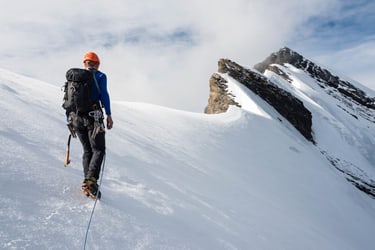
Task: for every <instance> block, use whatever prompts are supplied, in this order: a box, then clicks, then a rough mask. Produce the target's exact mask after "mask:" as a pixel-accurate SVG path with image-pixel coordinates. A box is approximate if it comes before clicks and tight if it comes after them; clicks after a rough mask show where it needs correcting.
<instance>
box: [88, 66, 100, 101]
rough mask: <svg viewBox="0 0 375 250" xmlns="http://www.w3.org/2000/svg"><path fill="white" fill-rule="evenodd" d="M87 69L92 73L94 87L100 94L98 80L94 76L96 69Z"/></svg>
mask: <svg viewBox="0 0 375 250" xmlns="http://www.w3.org/2000/svg"><path fill="white" fill-rule="evenodd" d="M89 70H90V71H91V73H92V77H93V78H94V82H95V85H96V88H97V89H98V93H99V95H100V94H101V91H100V87H99V84H98V81H97V80H96V77H95V73H96V69H94V68H89Z"/></svg>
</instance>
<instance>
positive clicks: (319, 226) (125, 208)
mask: <svg viewBox="0 0 375 250" xmlns="http://www.w3.org/2000/svg"><path fill="white" fill-rule="evenodd" d="M296 83H297V81H296ZM231 84H233V86H237V87H238V88H240V87H239V86H238V84H236V82H235V81H232V82H231ZM304 87H305V88H307V86H304ZM293 88H297V87H296V86H293ZM0 89H1V91H0V105H1V108H2V111H3V114H4V117H3V119H2V121H1V123H0V124H1V125H0V141H1V146H2V150H1V151H0V159H1V161H0V183H1V192H0V203H1V204H2V208H1V210H0V222H1V229H0V248H1V249H79V248H82V244H83V239H84V234H85V230H86V226H87V222H88V219H89V215H90V212H91V208H92V206H93V202H92V201H91V200H89V199H87V198H85V197H84V196H83V195H82V194H81V191H80V184H81V181H82V170H81V166H80V155H81V148H80V145H79V143H78V141H72V149H71V157H72V163H71V165H70V166H68V167H67V168H64V167H63V161H64V156H65V143H66V139H67V135H68V131H67V129H66V127H65V124H64V119H65V118H64V112H63V110H62V109H61V99H62V92H61V91H60V89H59V88H56V87H53V86H51V85H49V84H47V83H41V82H39V81H35V80H33V79H29V78H26V77H22V76H17V75H14V74H11V73H7V72H4V71H1V72H0ZM298 89H299V90H300V89H301V87H299V88H298ZM307 89H309V88H307ZM238 91H243V94H244V95H243V96H242V98H243V99H242V100H243V102H245V101H246V102H247V105H245V106H246V109H238V108H231V109H230V110H229V111H228V112H227V113H224V114H220V115H204V114H197V113H190V112H185V111H179V110H174V109H169V108H165V107H160V106H156V105H151V104H144V103H128V102H115V101H113V116H114V122H115V126H114V129H113V130H111V131H107V158H106V166H105V169H104V171H105V172H104V179H103V182H102V192H103V198H102V200H101V201H100V202H99V203H98V206H97V210H96V211H95V215H94V218H93V222H92V226H91V229H90V233H89V238H88V249H369V250H370V249H372V248H373V246H374V245H375V239H374V237H373V234H372V230H373V228H374V225H375V200H374V199H371V198H370V197H369V196H367V195H365V194H364V193H362V192H360V191H359V190H358V189H356V188H354V187H353V186H352V185H351V184H349V183H348V182H347V181H346V180H345V179H344V178H343V176H342V175H341V174H340V173H338V172H337V171H335V170H334V169H332V168H331V167H330V164H329V163H328V161H327V160H326V158H325V157H324V156H323V155H322V154H321V153H320V152H319V150H318V149H317V148H316V147H315V146H314V145H312V144H311V143H310V142H308V141H306V140H305V139H304V138H303V137H302V136H301V135H300V134H299V133H298V132H297V131H295V130H294V129H293V127H292V126H288V125H287V124H286V123H282V122H280V121H279V120H278V119H276V118H275V115H276V114H275V113H273V112H274V111H273V110H272V109H271V108H270V107H269V106H268V104H266V103H264V102H262V101H261V100H259V99H258V98H257V97H254V96H252V95H251V94H249V93H247V92H246V91H245V90H239V89H238ZM311 91H312V93H313V92H314V91H316V90H313V89H312V90H311ZM246 94H247V95H246ZM304 94H305V95H306V96H308V97H311V94H310V96H309V95H307V92H305V93H304ZM313 101H314V102H313ZM313 105H315V107H316V109H317V110H318V109H321V108H325V106H323V105H321V104H320V103H319V102H317V101H316V100H313V99H312V98H311V106H313ZM319 105H320V106H319ZM321 120H322V121H326V123H325V125H327V124H330V123H332V126H336V127H338V126H341V125H340V123H338V121H337V120H334V119H333V118H332V117H331V116H329V115H326V116H323V117H322V118H321ZM323 125H324V124H322V126H323ZM339 128H340V127H339ZM314 131H315V133H316V136H318V137H319V138H324V134H323V133H324V132H323V128H322V127H320V126H318V124H317V125H316V127H315V128H314ZM333 132H334V131H332V133H333ZM358 133H359V132H358ZM342 134H344V133H341V134H339V135H338V136H337V138H340V137H341V135H342ZM335 139H336V137H335ZM349 139H351V138H350V137H345V138H343V139H342V141H345V140H349ZM321 141H322V144H321V145H322V147H323V146H324V145H325V146H326V147H327V148H329V147H330V146H332V144H329V141H328V140H326V141H324V140H321ZM342 141H340V142H339V143H341V142H342ZM323 142H325V143H326V144H324V143H323ZM355 145H356V146H358V145H362V144H360V143H357V142H356V144H355ZM369 145H370V144H369ZM363 147H365V146H363ZM353 148H354V146H353ZM353 148H345V152H337V154H338V153H342V154H348V156H347V157H350V154H353V155H352V156H353V159H354V158H355V157H357V156H360V159H359V160H358V161H360V162H359V163H363V162H364V160H363V159H364V158H366V157H364V156H363V154H364V152H366V149H365V148H360V149H359V150H351V149H353ZM329 149H330V150H331V151H333V150H335V149H334V148H329ZM336 150H338V149H336ZM362 153H363V154H362ZM340 155H341V154H340ZM361 166H362V165H361ZM368 170H369V173H371V172H370V169H368Z"/></svg>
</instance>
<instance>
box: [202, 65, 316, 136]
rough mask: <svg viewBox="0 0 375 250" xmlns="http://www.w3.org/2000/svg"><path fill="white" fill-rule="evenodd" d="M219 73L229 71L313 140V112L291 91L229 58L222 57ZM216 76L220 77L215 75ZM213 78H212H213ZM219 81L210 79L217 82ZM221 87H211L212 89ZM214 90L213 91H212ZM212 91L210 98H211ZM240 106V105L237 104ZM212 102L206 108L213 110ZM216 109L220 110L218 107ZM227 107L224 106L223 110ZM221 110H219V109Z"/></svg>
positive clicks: (229, 73) (230, 74)
mask: <svg viewBox="0 0 375 250" xmlns="http://www.w3.org/2000/svg"><path fill="white" fill-rule="evenodd" d="M218 68H219V69H218V71H219V73H222V74H225V73H227V74H228V75H229V76H231V77H232V78H234V79H235V80H237V81H238V82H240V83H241V84H243V85H244V86H246V87H247V88H248V89H250V90H251V91H253V92H254V93H255V94H257V95H258V96H260V97H261V98H262V99H264V100H265V101H266V102H267V103H269V104H270V105H271V106H273V107H274V108H275V109H276V110H277V111H278V112H279V113H280V114H281V115H282V116H284V117H285V118H286V119H287V120H288V121H289V122H290V123H291V124H292V125H293V126H294V127H295V128H296V129H297V130H298V131H299V132H300V133H301V134H302V135H303V136H304V137H305V138H306V139H308V140H310V141H313V136H312V131H311V127H312V117H311V112H310V111H309V110H307V109H306V108H305V107H304V105H303V103H302V102H301V101H300V100H299V99H297V98H296V97H294V96H293V95H291V94H290V93H289V92H286V91H285V90H283V89H281V88H279V87H278V86H276V85H275V84H273V83H271V82H269V81H268V79H267V78H266V77H264V76H263V75H261V74H259V73H257V72H255V71H252V70H249V69H246V68H244V67H242V66H240V65H239V64H237V63H235V62H233V61H231V60H228V59H220V60H219V63H218ZM215 78H218V77H217V76H215ZM211 79H212V78H211ZM216 82H217V81H210V86H211V83H213V84H215V83H216ZM218 82H219V83H222V81H218ZM214 88H220V87H219V85H218V87H210V89H214ZM211 92H212V91H211ZM211 92H210V99H211ZM232 99H233V98H232ZM237 106H238V105H237ZM212 109H214V107H213V106H212V104H210V101H209V105H208V106H207V108H206V110H212ZM215 110H217V111H218V110H219V109H218V108H217V107H216V108H215ZM225 111H226V109H225V108H223V109H222V112H225ZM218 112H219V111H218Z"/></svg>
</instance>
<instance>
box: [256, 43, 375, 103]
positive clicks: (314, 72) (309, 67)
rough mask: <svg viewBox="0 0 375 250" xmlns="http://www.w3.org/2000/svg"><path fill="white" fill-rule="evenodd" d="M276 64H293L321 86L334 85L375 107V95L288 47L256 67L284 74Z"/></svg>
mask: <svg viewBox="0 0 375 250" xmlns="http://www.w3.org/2000/svg"><path fill="white" fill-rule="evenodd" d="M274 64H278V65H285V64H290V65H293V66H294V67H296V68H298V69H301V70H303V71H305V72H307V73H309V74H310V76H311V77H312V78H314V79H315V80H316V81H317V83H318V84H319V85H320V87H322V88H326V87H332V88H334V89H336V90H337V91H338V92H340V93H341V94H342V95H344V96H345V97H347V98H350V99H352V100H354V101H356V102H358V103H360V104H361V105H363V106H365V107H367V108H370V109H375V98H374V97H372V98H370V97H368V96H367V95H366V93H365V92H364V91H362V90H361V89H359V88H357V87H355V86H354V85H353V84H351V83H350V82H348V81H344V80H342V79H340V78H339V77H338V76H336V75H333V74H332V73H331V72H330V71H328V70H327V69H324V68H322V67H320V66H319V65H317V64H315V63H313V62H312V61H310V60H308V59H306V58H304V57H303V56H302V55H300V54H298V53H297V52H295V51H293V50H291V49H289V48H287V47H284V48H282V49H280V50H279V51H278V52H275V53H272V54H271V55H270V56H269V57H267V58H266V59H265V60H264V61H263V62H260V63H258V64H256V65H255V66H254V68H255V69H256V70H258V71H259V72H261V73H264V72H265V71H266V70H270V71H274V72H275V73H276V74H279V75H283V73H282V72H280V71H279V70H278V69H277V67H274V66H273V65H274ZM284 76H285V75H284Z"/></svg>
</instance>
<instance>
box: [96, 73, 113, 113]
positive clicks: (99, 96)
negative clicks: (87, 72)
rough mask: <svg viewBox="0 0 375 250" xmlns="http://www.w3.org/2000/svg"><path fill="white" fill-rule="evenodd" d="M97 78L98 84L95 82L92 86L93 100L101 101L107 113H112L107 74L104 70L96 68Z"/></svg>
mask: <svg viewBox="0 0 375 250" xmlns="http://www.w3.org/2000/svg"><path fill="white" fill-rule="evenodd" d="M95 79H96V83H97V84H96V83H95V84H94V86H92V87H93V89H92V101H93V102H96V103H99V102H100V103H101V104H102V106H103V107H104V110H105V113H106V115H111V102H110V99H109V94H108V90H107V76H106V75H105V74H104V73H103V72H101V71H99V70H95ZM98 87H99V90H98Z"/></svg>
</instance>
